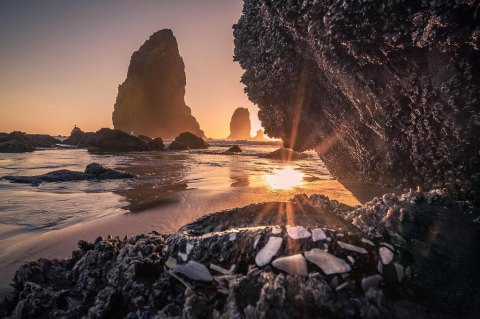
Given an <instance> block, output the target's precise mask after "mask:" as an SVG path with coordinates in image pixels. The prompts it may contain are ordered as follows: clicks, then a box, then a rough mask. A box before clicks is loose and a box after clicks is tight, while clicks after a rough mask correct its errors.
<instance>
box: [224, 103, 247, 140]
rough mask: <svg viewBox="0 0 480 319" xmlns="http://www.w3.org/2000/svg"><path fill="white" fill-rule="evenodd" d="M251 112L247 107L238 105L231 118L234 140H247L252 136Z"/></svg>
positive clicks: (231, 132)
mask: <svg viewBox="0 0 480 319" xmlns="http://www.w3.org/2000/svg"><path fill="white" fill-rule="evenodd" d="M251 127H252V126H251V124H250V112H248V109H247V108H244V107H237V108H236V109H235V112H233V115H232V119H231V120H230V135H229V136H228V138H229V139H232V140H247V139H249V138H250V129H251Z"/></svg>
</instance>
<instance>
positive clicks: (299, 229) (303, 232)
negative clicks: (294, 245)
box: [287, 226, 311, 239]
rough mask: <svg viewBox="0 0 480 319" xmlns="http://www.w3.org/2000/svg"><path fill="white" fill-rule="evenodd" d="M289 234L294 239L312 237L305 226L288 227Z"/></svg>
mask: <svg viewBox="0 0 480 319" xmlns="http://www.w3.org/2000/svg"><path fill="white" fill-rule="evenodd" d="M287 233H288V235H289V236H290V237H291V238H292V239H303V238H308V237H310V236H311V234H310V232H309V231H308V230H307V229H305V227H303V226H293V227H288V228H287Z"/></svg>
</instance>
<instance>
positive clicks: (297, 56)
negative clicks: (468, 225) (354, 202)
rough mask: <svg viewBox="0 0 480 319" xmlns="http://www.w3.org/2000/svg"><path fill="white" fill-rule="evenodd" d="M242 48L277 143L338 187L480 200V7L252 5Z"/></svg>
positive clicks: (252, 92)
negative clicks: (321, 168)
mask: <svg viewBox="0 0 480 319" xmlns="http://www.w3.org/2000/svg"><path fill="white" fill-rule="evenodd" d="M234 38H235V40H234V41H235V53H234V59H235V60H236V61H238V62H239V63H240V65H241V67H242V68H243V69H244V70H245V73H244V74H243V76H242V82H243V83H244V84H245V85H246V87H245V91H246V93H247V94H248V97H249V99H250V100H251V101H252V102H253V103H255V104H257V105H258V107H259V113H258V114H259V119H260V120H261V122H262V126H263V127H264V128H265V131H266V132H267V133H268V135H269V136H272V137H278V138H282V139H283V140H284V142H285V146H286V147H290V148H292V149H295V150H297V151H303V150H306V149H316V151H317V152H318V154H319V155H320V158H321V159H322V161H323V162H324V163H325V164H326V166H327V167H328V169H329V171H330V172H331V173H333V174H334V175H335V176H337V177H339V178H350V177H355V178H357V179H361V180H364V181H367V182H374V183H378V184H384V185H390V186H398V185H403V186H407V187H416V186H417V185H420V186H422V187H424V188H425V189H431V188H436V187H442V188H446V189H448V190H449V192H450V193H451V194H452V195H453V196H455V197H456V198H461V199H462V198H468V199H480V158H479V151H480V139H479V138H478V137H479V136H480V89H479V88H480V27H479V8H478V3H477V2H476V1H463V0H451V1H422V2H421V3H418V2H412V1H410V0H398V1H374V2H368V4H367V3H366V2H364V1H359V0H354V1H348V2H345V1H334V2H331V1H303V2H302V4H301V5H300V4H299V3H297V2H296V1H283V0H272V1H269V2H268V4H267V3H266V2H265V3H264V2H262V3H259V2H258V1H256V0H245V1H244V6H243V14H242V16H241V17H240V19H239V21H238V23H237V24H236V25H235V26H234Z"/></svg>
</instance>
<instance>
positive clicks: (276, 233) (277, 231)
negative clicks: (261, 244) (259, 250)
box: [272, 226, 282, 235]
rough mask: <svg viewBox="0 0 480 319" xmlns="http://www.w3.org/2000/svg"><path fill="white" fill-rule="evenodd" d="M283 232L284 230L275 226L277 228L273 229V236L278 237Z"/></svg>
mask: <svg viewBox="0 0 480 319" xmlns="http://www.w3.org/2000/svg"><path fill="white" fill-rule="evenodd" d="M281 232H282V228H280V227H278V226H275V227H272V234H274V235H278V234H280V233H281Z"/></svg>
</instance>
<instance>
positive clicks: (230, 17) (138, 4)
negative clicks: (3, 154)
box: [0, 0, 261, 138]
mask: <svg viewBox="0 0 480 319" xmlns="http://www.w3.org/2000/svg"><path fill="white" fill-rule="evenodd" d="M241 10H242V1H241V0H202V1H198V0H162V1H153V0H151V1H147V0H142V1H125V0H117V1H113V0H104V1H93V0H85V1H49V0H46V1H34V0H30V1H9V2H7V4H6V3H5V2H2V3H1V4H0V131H4V132H9V131H12V130H21V131H26V132H29V133H47V134H52V135H56V134H62V135H68V134H69V133H70V131H71V129H72V128H73V126H74V125H75V124H76V125H77V126H79V127H80V128H82V129H83V130H85V131H95V130H97V129H99V128H101V127H112V119H111V116H112V111H113V104H114V103H115V98H116V95H117V88H118V85H119V84H121V83H122V82H123V81H124V80H125V77H126V74H127V68H128V64H129V61H130V56H131V54H132V53H133V52H134V51H135V50H137V49H138V48H139V46H140V45H141V44H142V43H143V42H144V41H145V40H146V39H148V37H149V36H150V35H151V34H152V33H153V32H155V31H157V30H160V29H163V28H170V29H172V30H173V32H174V34H175V36H176V38H177V41H178V43H179V49H180V55H182V57H183V59H184V62H185V66H186V75H187V87H186V96H185V100H186V103H187V105H189V106H190V107H191V109H192V113H193V115H194V116H195V117H196V118H197V120H198V122H199V123H200V126H201V128H202V129H203V130H204V131H205V133H206V135H207V136H208V137H214V138H224V137H226V136H228V134H229V122H230V117H231V115H232V114H233V111H234V110H235V108H237V107H240V106H241V107H248V109H249V110H250V118H251V120H252V135H253V134H254V133H255V132H256V130H257V129H259V128H261V126H260V122H259V121H258V118H257V111H258V109H257V107H256V106H254V105H253V104H252V103H251V102H250V101H249V100H248V98H247V97H246V95H245V94H244V93H243V85H242V84H241V83H240V77H241V75H242V73H243V72H242V70H241V69H240V67H239V65H238V64H237V63H235V62H233V61H232V60H233V59H232V56H233V35H232V28H231V27H232V25H233V24H234V23H236V21H237V20H238V18H239V17H240V15H241Z"/></svg>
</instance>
